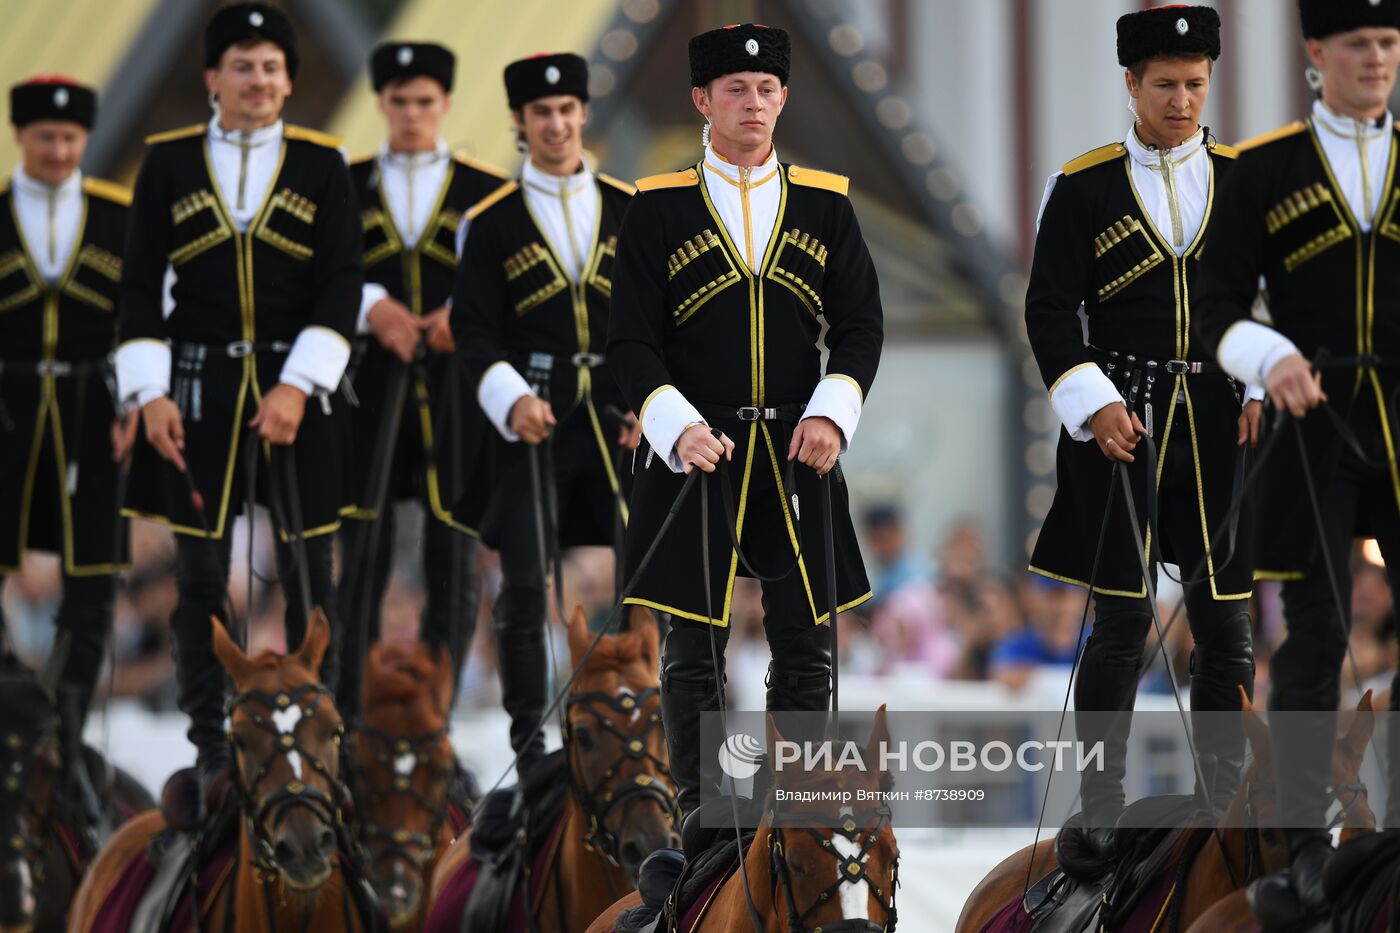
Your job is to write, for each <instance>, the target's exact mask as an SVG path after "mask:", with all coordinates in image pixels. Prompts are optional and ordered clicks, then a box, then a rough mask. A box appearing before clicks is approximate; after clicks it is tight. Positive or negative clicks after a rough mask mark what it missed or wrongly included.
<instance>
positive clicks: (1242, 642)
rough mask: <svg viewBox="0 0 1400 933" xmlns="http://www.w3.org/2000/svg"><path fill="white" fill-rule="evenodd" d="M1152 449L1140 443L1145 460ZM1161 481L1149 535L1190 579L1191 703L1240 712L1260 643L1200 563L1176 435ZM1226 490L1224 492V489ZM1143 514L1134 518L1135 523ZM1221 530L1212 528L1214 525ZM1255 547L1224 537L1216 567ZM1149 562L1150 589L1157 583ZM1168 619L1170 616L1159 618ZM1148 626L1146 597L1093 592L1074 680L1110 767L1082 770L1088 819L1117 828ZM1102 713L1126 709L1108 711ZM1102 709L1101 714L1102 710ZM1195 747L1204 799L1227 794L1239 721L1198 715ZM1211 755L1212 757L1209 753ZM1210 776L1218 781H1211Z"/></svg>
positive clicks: (1192, 486) (1194, 500)
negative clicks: (1090, 618)
mask: <svg viewBox="0 0 1400 933" xmlns="http://www.w3.org/2000/svg"><path fill="white" fill-rule="evenodd" d="M1145 451H1146V448H1145V447H1142V446H1139V447H1138V448H1137V454H1138V456H1139V457H1141V456H1142V455H1143V454H1144V453H1145ZM1161 477H1162V478H1161V483H1160V485H1159V486H1158V510H1157V526H1156V527H1155V528H1154V529H1153V534H1154V535H1155V536H1157V537H1158V538H1160V539H1162V540H1161V543H1162V545H1164V546H1165V548H1166V549H1168V550H1169V553H1171V554H1172V556H1173V557H1175V558H1176V560H1177V562H1178V564H1179V571H1180V574H1181V577H1180V579H1181V580H1183V581H1184V582H1185V584H1186V585H1185V587H1184V589H1185V595H1186V613H1187V615H1186V618H1187V622H1188V623H1189V625H1190V627H1191V637H1192V640H1193V641H1194V642H1195V646H1194V649H1193V651H1192V654H1191V709H1192V710H1193V712H1194V711H1206V712H1209V711H1218V710H1238V709H1239V708H1240V701H1239V688H1240V687H1243V688H1244V689H1245V692H1246V693H1247V694H1248V695H1249V696H1251V697H1252V696H1253V695H1254V650H1253V643H1252V633H1251V630H1250V619H1249V601H1248V600H1247V599H1231V600H1224V599H1215V598H1214V594H1213V592H1212V585H1211V581H1210V580H1209V579H1203V580H1202V579H1198V578H1199V577H1203V576H1205V570H1204V569H1201V570H1200V571H1199V572H1198V567H1199V568H1204V567H1205V566H1206V564H1205V562H1204V561H1203V559H1202V558H1203V556H1204V554H1205V549H1206V543H1205V539H1204V536H1203V532H1202V528H1201V517H1200V516H1201V514H1202V510H1201V508H1200V505H1199V499H1198V496H1197V492H1196V475H1195V463H1194V461H1193V458H1192V454H1191V447H1190V445H1189V444H1187V443H1184V442H1181V441H1178V442H1176V443H1172V444H1169V445H1168V447H1167V451H1166V455H1165V458H1164V462H1163V464H1162V471H1161ZM1220 494H1221V495H1225V494H1226V493H1225V491H1223V490H1222V491H1221V492H1220ZM1112 495H1113V497H1114V498H1113V500H1112V508H1113V509H1115V510H1119V514H1120V515H1121V514H1122V512H1121V510H1123V509H1125V508H1126V506H1125V504H1124V503H1123V494H1122V490H1121V489H1118V488H1115V489H1114V490H1113V492H1112ZM1147 518H1148V517H1147V516H1146V515H1144V514H1139V515H1138V521H1139V523H1140V524H1141V523H1145V522H1146V521H1147ZM1210 531H1211V533H1215V532H1216V529H1214V528H1212V529H1210ZM1249 551H1250V549H1249V548H1248V547H1247V543H1246V542H1241V543H1240V545H1239V546H1238V547H1237V548H1236V550H1235V553H1233V554H1231V553H1230V549H1229V547H1228V546H1227V545H1226V544H1224V542H1219V543H1217V545H1216V548H1215V552H1214V555H1213V556H1214V562H1215V567H1216V569H1217V571H1218V570H1219V569H1220V568H1221V567H1222V566H1224V561H1226V560H1228V561H1230V562H1231V565H1233V563H1234V562H1236V561H1243V560H1246V559H1248V558H1247V557H1246V556H1245V555H1247V554H1248V553H1249ZM1149 566H1151V567H1152V575H1153V586H1154V589H1155V586H1156V580H1157V569H1156V565H1154V564H1149ZM1162 621H1163V623H1164V624H1165V623H1166V619H1163V620H1162ZM1151 631H1152V607H1151V605H1150V603H1149V602H1148V599H1147V597H1146V596H1129V595H1123V594H1111V593H1098V592H1096V593H1095V594H1094V626H1093V631H1092V632H1091V634H1090V636H1089V639H1088V642H1087V643H1086V644H1085V646H1084V656H1083V658H1082V660H1081V664H1080V669H1079V675H1078V676H1077V677H1076V678H1075V683H1074V708H1075V712H1076V717H1075V719H1076V727H1077V729H1078V730H1079V732H1080V738H1081V739H1084V738H1088V739H1090V740H1092V741H1103V742H1104V751H1105V755H1104V765H1105V766H1104V769H1103V770H1102V771H1086V772H1084V773H1083V774H1082V775H1081V776H1080V793H1081V796H1082V798H1083V802H1084V809H1085V813H1086V814H1087V815H1088V817H1089V820H1090V825H1105V824H1107V825H1112V822H1111V821H1112V820H1114V819H1116V816H1117V814H1118V812H1119V811H1121V810H1122V808H1123V802H1124V795H1123V777H1124V774H1125V769H1124V756H1125V754H1126V751H1127V741H1128V735H1129V731H1130V725H1131V712H1132V709H1133V704H1134V700H1135V698H1136V697H1137V688H1138V680H1139V678H1140V677H1141V676H1142V673H1143V671H1142V665H1143V663H1144V661H1145V660H1146V657H1145V655H1144V652H1145V649H1146V646H1147V640H1148V635H1149V633H1150V632H1151ZM1104 713H1120V714H1121V715H1113V716H1106V715H1103V714H1104ZM1096 714H1097V715H1096ZM1195 719H1196V721H1195V724H1194V728H1193V732H1194V733H1195V735H1194V740H1195V743H1196V751H1197V754H1198V755H1199V756H1201V758H1202V763H1203V768H1202V770H1203V771H1204V772H1206V777H1207V780H1208V781H1211V782H1212V784H1213V785H1215V786H1212V787H1209V788H1198V789H1197V790H1198V791H1200V792H1204V795H1205V799H1206V801H1207V802H1210V801H1212V800H1213V801H1215V802H1217V803H1222V802H1225V801H1228V799H1229V797H1230V795H1231V794H1233V792H1234V789H1235V785H1236V784H1237V783H1238V781H1239V768H1240V765H1241V763H1242V762H1243V756H1244V734H1243V728H1242V726H1240V727H1238V728H1236V725H1237V724H1228V725H1227V724H1226V722H1225V720H1224V718H1223V717H1205V716H1202V717H1195ZM1207 755H1209V756H1210V759H1209V760H1206V756H1207ZM1212 776H1214V777H1215V778H1218V780H1212Z"/></svg>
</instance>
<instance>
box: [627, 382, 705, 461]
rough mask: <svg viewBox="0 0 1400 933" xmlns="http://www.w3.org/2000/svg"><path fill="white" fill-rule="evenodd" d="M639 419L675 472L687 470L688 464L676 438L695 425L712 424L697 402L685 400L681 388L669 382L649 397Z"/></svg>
mask: <svg viewBox="0 0 1400 933" xmlns="http://www.w3.org/2000/svg"><path fill="white" fill-rule="evenodd" d="M638 420H639V421H640V422H641V424H642V434H644V435H645V436H646V439H647V443H648V444H650V445H651V449H652V450H654V451H656V452H657V453H659V454H661V455H662V457H663V458H664V459H665V461H666V465H667V466H668V467H670V468H671V472H673V473H683V472H685V465H684V464H683V463H681V458H680V456H679V455H678V454H677V453H676V441H678V440H680V438H681V435H682V434H683V433H685V429H686V428H688V427H690V426H691V425H692V424H708V423H709V422H707V421H706V420H705V419H704V418H702V417H700V412H699V411H697V410H696V408H695V406H694V405H692V404H690V402H688V401H686V398H685V396H684V395H682V394H681V391H680V389H677V388H676V387H675V386H670V385H666V386H661V387H660V388H659V389H656V390H655V391H653V392H652V393H651V395H649V396H647V400H646V401H645V402H644V403H642V413H641V416H640V417H639V418H638Z"/></svg>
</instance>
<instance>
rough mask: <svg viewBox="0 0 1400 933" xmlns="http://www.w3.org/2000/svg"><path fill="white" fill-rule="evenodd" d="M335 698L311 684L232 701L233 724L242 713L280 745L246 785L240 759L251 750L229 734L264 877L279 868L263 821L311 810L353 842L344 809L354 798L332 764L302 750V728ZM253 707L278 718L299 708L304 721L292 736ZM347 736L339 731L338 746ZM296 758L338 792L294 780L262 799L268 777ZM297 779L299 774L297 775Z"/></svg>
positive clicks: (256, 862) (255, 861) (236, 777)
mask: <svg viewBox="0 0 1400 933" xmlns="http://www.w3.org/2000/svg"><path fill="white" fill-rule="evenodd" d="M330 696H331V692H330V691H329V690H328V689H326V688H325V687H324V686H323V685H321V684H319V683H308V684H303V685H302V686H300V687H296V688H294V689H292V690H279V691H277V692H276V693H270V692H268V691H266V690H245V691H243V692H242V693H239V694H237V695H236V696H234V697H232V698H230V699H229V701H228V705H227V707H226V709H225V712H226V715H227V716H228V717H229V719H230V722H232V718H233V714H234V712H235V711H237V710H242V711H243V714H244V715H245V716H247V717H248V720H249V721H250V722H252V723H253V724H254V725H255V726H257V727H258V728H259V729H262V730H263V731H264V732H267V733H268V734H270V735H271V736H272V737H273V739H274V742H273V750H272V754H271V755H269V756H268V757H267V758H266V759H264V760H263V761H262V762H261V763H260V764H259V765H258V769H257V771H256V772H255V773H254V774H253V777H252V779H251V780H250V781H247V782H245V781H244V779H243V769H242V767H241V766H240V765H239V764H238V763H237V762H238V755H239V753H246V752H247V751H248V749H247V746H246V745H245V744H244V742H243V740H242V738H241V737H240V736H239V735H238V733H236V732H235V731H234V730H233V728H232V725H230V727H229V731H228V740H229V744H230V745H231V746H233V752H234V762H235V764H234V768H233V775H234V780H235V781H236V782H237V786H238V791H239V796H240V798H241V800H242V804H243V816H244V819H245V820H246V821H247V824H248V836H249V838H250V839H251V840H252V842H253V850H254V854H253V864H254V866H255V867H257V868H258V869H259V870H261V871H265V872H270V873H272V872H276V871H277V870H278V868H279V866H278V864H277V857H276V850H275V849H274V847H273V845H272V842H271V840H269V839H268V838H267V836H266V835H265V834H264V832H263V821H264V819H265V818H266V817H269V816H270V817H271V818H272V822H273V823H274V824H275V823H279V822H281V821H282V819H283V817H285V816H286V813H287V811H288V810H290V809H292V808H293V807H306V808H308V809H309V810H311V811H313V812H314V813H315V814H316V815H317V816H319V817H320V818H321V819H322V820H324V821H325V823H326V824H327V825H328V826H331V827H333V828H334V829H335V831H336V835H337V836H338V837H339V838H340V840H341V841H342V843H343V842H344V840H345V838H346V836H347V834H346V833H345V832H344V823H343V821H342V816H341V814H342V809H341V807H342V805H343V804H344V803H345V801H346V800H347V799H348V798H349V794H348V793H347V792H346V789H345V786H344V785H343V784H342V783H341V782H340V780H339V778H337V777H336V776H335V775H334V774H332V773H331V771H330V769H329V768H327V767H326V763H325V762H323V761H322V760H321V759H320V758H319V757H317V756H316V755H314V754H312V753H311V752H310V751H309V750H308V749H307V748H306V746H305V745H304V744H302V739H301V727H302V725H304V724H305V723H307V722H309V721H310V720H311V719H312V718H313V717H314V716H315V714H316V710H317V708H318V707H319V706H320V704H321V701H322V700H323V699H325V698H327V697H330ZM307 697H309V698H310V699H309V700H307V701H306V703H305V705H303V701H304V700H306V698H307ZM332 702H333V701H332ZM253 703H259V704H261V705H263V706H265V707H267V708H268V709H270V710H273V711H276V712H281V711H283V710H287V709H290V708H291V707H292V705H293V704H295V705H296V706H297V707H299V708H300V709H301V718H299V719H298V720H297V721H296V723H295V724H293V726H292V730H291V731H290V732H283V731H282V730H281V729H280V728H279V727H278V726H277V724H276V723H274V722H271V721H270V720H269V719H268V718H267V717H266V716H264V715H262V714H261V713H259V712H258V711H257V710H256V709H253V708H252V707H251V706H250V704H253ZM344 734H345V726H344V725H338V726H337V727H336V734H335V739H334V741H335V743H336V744H337V745H339V744H340V741H341V737H342V736H343V735H344ZM294 752H295V753H296V754H297V755H298V756H300V758H301V760H302V761H303V762H305V763H306V765H307V766H308V767H310V768H311V770H313V771H315V772H316V773H317V774H319V775H321V777H322V778H324V779H325V780H326V783H328V784H329V785H330V786H331V788H332V792H331V793H327V792H326V791H324V790H322V789H321V788H319V787H314V786H312V785H310V784H306V783H304V782H302V781H301V780H298V779H296V778H295V777H294V778H293V779H292V780H290V781H286V782H285V783H283V784H281V785H280V786H278V787H277V788H276V789H275V790H273V791H272V792H271V793H270V794H268V795H267V796H265V797H262V798H261V799H259V798H258V797H256V796H255V794H256V791H257V788H258V785H259V784H261V783H262V781H263V779H264V778H266V777H267V774H268V772H269V771H271V770H272V766H273V764H274V763H276V762H277V761H278V760H279V759H282V758H286V757H287V756H288V755H291V754H292V753H294ZM293 773H294V774H295V771H294V772H293Z"/></svg>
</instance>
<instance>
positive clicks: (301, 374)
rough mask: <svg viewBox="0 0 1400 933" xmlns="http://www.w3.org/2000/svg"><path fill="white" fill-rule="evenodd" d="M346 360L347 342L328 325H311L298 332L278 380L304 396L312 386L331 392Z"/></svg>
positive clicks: (341, 374)
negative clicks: (303, 393) (301, 392)
mask: <svg viewBox="0 0 1400 933" xmlns="http://www.w3.org/2000/svg"><path fill="white" fill-rule="evenodd" d="M349 362H350V342H349V341H348V340H346V339H345V338H344V337H342V336H340V334H338V333H336V332H335V331H333V330H331V329H330V328H329V327H322V326H320V325H319V324H313V325H311V326H310V327H304V328H302V331H301V333H300V334H298V335H297V339H296V341H295V342H294V343H293V344H292V351H291V352H290V353H288V354H287V362H285V363H283V364H282V373H281V375H280V376H278V377H277V379H278V381H279V382H285V383H286V384H287V385H289V386H295V387H296V388H298V389H301V390H302V391H303V392H305V393H306V394H307V395H310V394H311V393H312V391H313V390H315V389H323V390H325V391H327V392H333V391H335V388H336V386H338V385H340V377H341V376H344V375H345V366H346V364H348V363H349Z"/></svg>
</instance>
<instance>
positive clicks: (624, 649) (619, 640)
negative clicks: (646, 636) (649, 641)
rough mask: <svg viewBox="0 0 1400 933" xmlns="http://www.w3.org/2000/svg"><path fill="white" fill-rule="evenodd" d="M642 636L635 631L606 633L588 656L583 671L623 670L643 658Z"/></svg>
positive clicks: (589, 672) (590, 672)
mask: <svg viewBox="0 0 1400 933" xmlns="http://www.w3.org/2000/svg"><path fill="white" fill-rule="evenodd" d="M644 647H645V646H644V645H643V642H642V636H641V635H640V634H639V633H638V632H635V631H629V632H622V633H620V634H617V635H608V636H605V637H604V638H603V640H602V641H600V642H598V647H597V648H595V649H594V651H593V654H592V655H590V656H589V658H588V664H587V665H586V666H585V667H584V669H583V672H584V673H588V674H592V673H599V674H601V673H604V672H608V671H617V672H619V673H621V672H623V671H625V670H626V669H627V668H628V667H630V666H632V665H634V664H637V663H638V662H640V661H642V660H643V656H642V652H643V649H644Z"/></svg>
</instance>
